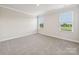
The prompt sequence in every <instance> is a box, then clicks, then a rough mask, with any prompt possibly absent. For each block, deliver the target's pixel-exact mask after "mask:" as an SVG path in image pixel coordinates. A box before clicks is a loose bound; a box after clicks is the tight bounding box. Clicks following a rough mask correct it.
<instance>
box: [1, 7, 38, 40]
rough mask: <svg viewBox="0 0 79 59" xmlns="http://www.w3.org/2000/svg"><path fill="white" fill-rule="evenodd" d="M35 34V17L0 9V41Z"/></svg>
mask: <svg viewBox="0 0 79 59" xmlns="http://www.w3.org/2000/svg"><path fill="white" fill-rule="evenodd" d="M36 32H37V19H36V17H33V16H30V15H26V14H22V13H19V12H16V11H12V10H10V9H6V8H2V7H0V41H4V40H8V39H12V38H17V37H21V36H27V35H30V34H34V33H36Z"/></svg>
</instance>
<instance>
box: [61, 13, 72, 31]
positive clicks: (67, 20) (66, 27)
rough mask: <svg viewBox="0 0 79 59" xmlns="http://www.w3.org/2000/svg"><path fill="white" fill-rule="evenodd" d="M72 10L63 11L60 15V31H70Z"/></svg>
mask: <svg viewBox="0 0 79 59" xmlns="http://www.w3.org/2000/svg"><path fill="white" fill-rule="evenodd" d="M72 16H73V12H65V13H62V14H61V15H60V29H61V31H72V18H73V17H72Z"/></svg>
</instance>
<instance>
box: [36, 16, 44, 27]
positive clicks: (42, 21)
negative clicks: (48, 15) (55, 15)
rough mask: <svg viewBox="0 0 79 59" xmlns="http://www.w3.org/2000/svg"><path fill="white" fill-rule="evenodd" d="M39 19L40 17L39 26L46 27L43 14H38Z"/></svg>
mask: <svg viewBox="0 0 79 59" xmlns="http://www.w3.org/2000/svg"><path fill="white" fill-rule="evenodd" d="M37 19H38V24H39V27H40V28H43V27H44V19H43V17H42V16H38V17H37Z"/></svg>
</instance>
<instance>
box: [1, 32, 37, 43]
mask: <svg viewBox="0 0 79 59" xmlns="http://www.w3.org/2000/svg"><path fill="white" fill-rule="evenodd" d="M36 33H37V31H33V32H28V33H20V34H19V35H14V36H11V37H8V38H3V39H1V40H0V42H1V41H6V40H11V39H14V38H20V37H24V36H29V35H32V34H36Z"/></svg>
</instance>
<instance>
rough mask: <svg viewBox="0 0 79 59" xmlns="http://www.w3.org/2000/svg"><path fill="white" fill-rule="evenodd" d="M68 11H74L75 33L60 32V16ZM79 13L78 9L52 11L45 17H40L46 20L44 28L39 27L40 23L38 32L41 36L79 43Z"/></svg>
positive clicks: (44, 15)
mask: <svg viewBox="0 0 79 59" xmlns="http://www.w3.org/2000/svg"><path fill="white" fill-rule="evenodd" d="M66 11H73V12H74V16H73V30H74V31H73V32H67V31H65V32H64V31H59V15H60V13H62V12H66ZM78 14H79V12H78V9H77V8H76V7H71V8H70V7H68V8H63V9H59V10H52V11H49V12H47V13H45V14H43V15H40V17H43V19H44V28H43V29H42V28H40V27H39V23H38V32H39V33H40V34H44V35H48V36H52V37H57V38H61V39H65V40H69V41H74V42H79V18H78V17H79V15H78Z"/></svg>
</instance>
